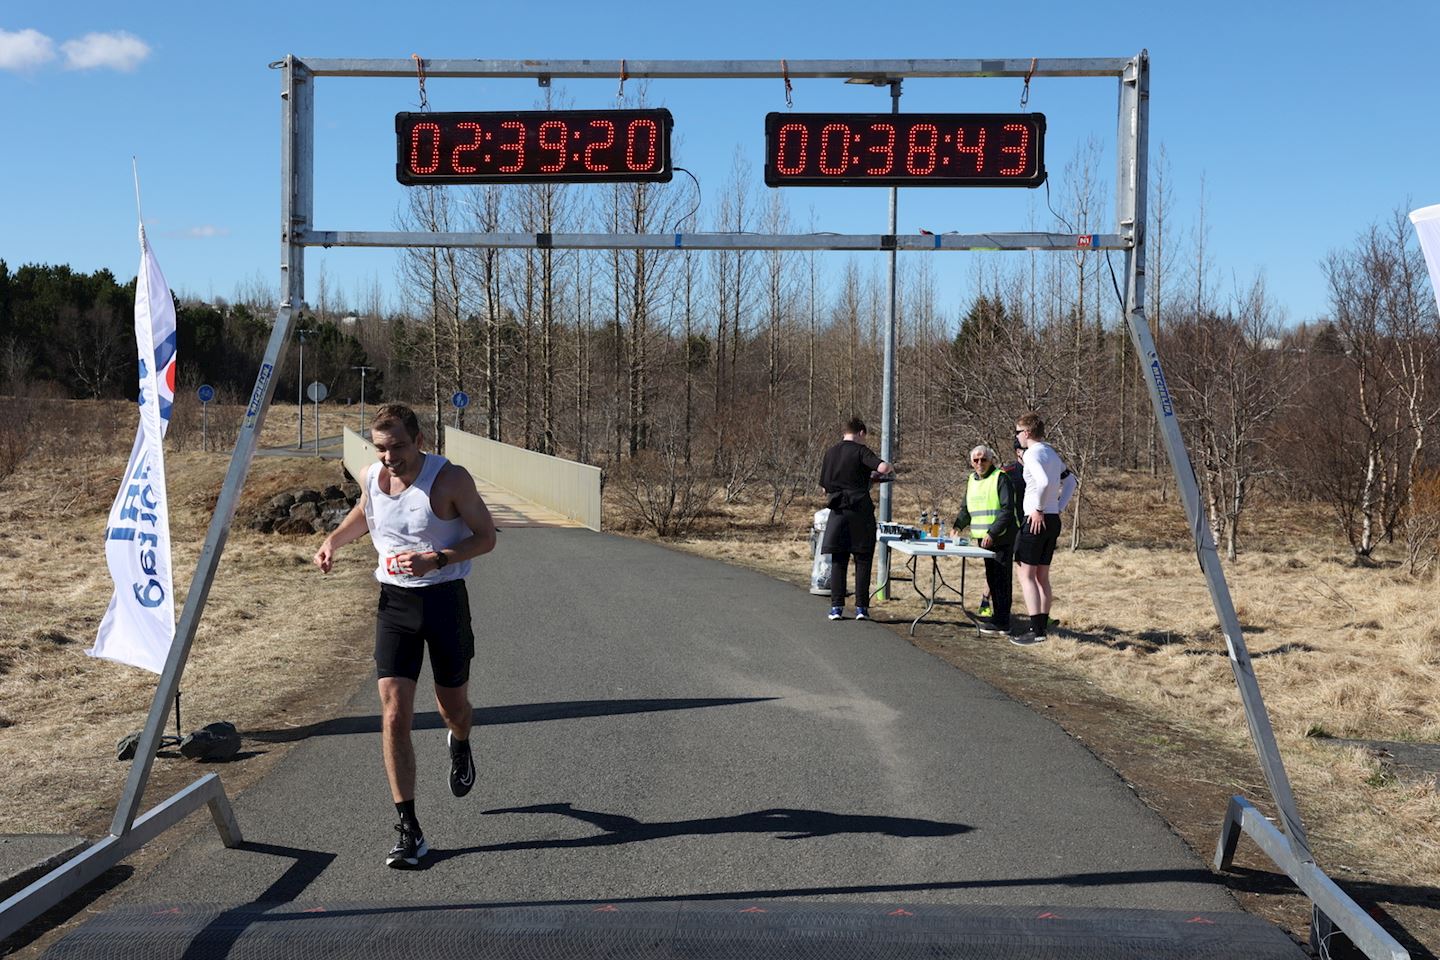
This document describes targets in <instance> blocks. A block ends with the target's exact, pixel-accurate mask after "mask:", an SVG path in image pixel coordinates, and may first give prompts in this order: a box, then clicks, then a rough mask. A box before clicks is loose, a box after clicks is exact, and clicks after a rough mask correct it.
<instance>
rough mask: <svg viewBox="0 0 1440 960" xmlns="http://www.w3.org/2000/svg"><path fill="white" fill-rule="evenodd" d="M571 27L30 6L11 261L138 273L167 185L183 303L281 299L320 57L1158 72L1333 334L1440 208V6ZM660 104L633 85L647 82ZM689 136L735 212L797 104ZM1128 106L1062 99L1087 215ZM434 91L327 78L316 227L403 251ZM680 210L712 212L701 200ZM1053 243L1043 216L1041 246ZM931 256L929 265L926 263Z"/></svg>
mask: <svg viewBox="0 0 1440 960" xmlns="http://www.w3.org/2000/svg"><path fill="white" fill-rule="evenodd" d="M919 9H921V8H920V7H918V6H912V7H906V6H904V5H884V4H875V3H862V2H852V0H836V2H831V3H827V4H824V5H823V6H822V5H818V4H811V3H803V2H796V3H783V2H781V3H777V2H774V0H768V2H754V0H737V2H729V3H724V4H714V5H710V4H644V3H638V4H629V5H617V4H601V3H594V2H584V3H581V2H569V0H564V2H554V3H549V4H518V3H517V4H498V3H490V2H472V3H468V4H447V3H439V2H432V3H429V4H408V5H407V4H394V3H384V4H382V3H372V2H368V0H356V2H350V3H345V4H334V3H324V2H312V3H304V4H301V3H293V2H286V3H275V2H270V0H252V2H248V3H245V4H226V5H216V4H196V3H186V4H177V3H169V2H156V3H144V4H130V5H121V4H115V3H113V2H106V3H98V2H97V3H76V2H66V0H54V2H51V3H49V4H39V3H31V4H19V3H8V4H5V5H4V6H0V124H3V127H0V128H3V129H4V131H5V138H4V142H5V146H6V149H4V150H0V259H4V260H6V261H7V262H9V263H10V264H11V265H12V267H13V266H16V265H19V264H22V263H34V262H39V263H68V264H70V265H72V266H73V267H75V268H77V269H80V270H85V271H89V270H94V269H98V268H101V267H108V268H110V269H112V270H113V271H114V272H115V273H116V274H117V275H118V276H119V277H120V278H121V280H122V281H123V280H128V279H129V278H130V277H132V276H133V275H134V272H135V268H136V264H137V262H138V252H137V247H136V241H135V200H134V189H133V186H132V182H131V166H130V158H131V157H132V156H135V157H136V158H138V162H139V166H140V177H141V187H142V191H143V198H144V210H145V219H146V223H147V231H148V232H149V235H150V237H151V240H152V244H153V246H154V248H155V250H156V252H157V255H158V256H159V258H160V262H161V264H162V266H163V267H164V270H165V272H166V276H167V278H168V279H169V281H170V283H171V285H172V286H173V287H175V288H176V289H177V290H180V291H182V292H188V293H193V294H197V295H199V296H211V295H215V296H223V297H229V296H231V295H232V294H233V293H234V292H235V288H236V286H237V284H239V283H241V282H253V281H255V280H256V279H257V278H258V279H259V280H261V281H263V282H265V283H267V284H270V285H275V284H278V269H277V266H276V265H277V264H278V262H279V244H278V240H277V237H278V220H279V192H280V183H279V116H280V113H279V85H280V74H279V73H278V72H277V71H274V70H270V69H268V68H267V64H268V63H270V62H271V61H273V60H276V59H279V58H281V57H283V56H284V55H285V54H287V53H294V54H296V55H299V56H302V57H367V58H368V57H387V58H388V57H396V58H405V57H408V56H410V54H412V53H418V54H420V55H421V56H423V57H427V58H436V59H438V58H497V59H509V58H541V59H579V58H589V59H615V58H619V57H625V58H628V59H632V60H640V59H681V58H685V59H752V58H753V59H776V60H778V59H780V58H782V57H783V58H787V59H790V60H800V59H809V58H827V59H829V58H855V59H884V58H894V57H906V58H910V57H915V58H928V57H955V58H971V57H986V58H990V57H1016V58H1018V57H1031V56H1038V57H1111V56H1129V55H1132V54H1134V53H1136V52H1138V51H1139V50H1140V49H1142V48H1146V49H1148V50H1149V51H1150V55H1151V58H1152V100H1151V122H1152V152H1151V162H1152V174H1153V169H1154V164H1155V162H1156V161H1157V160H1158V156H1159V146H1160V145H1161V144H1164V146H1165V148H1166V152H1167V154H1168V158H1169V164H1170V179H1171V183H1172V186H1173V190H1174V201H1175V211H1176V215H1177V219H1178V220H1181V221H1183V222H1181V223H1178V224H1177V227H1179V228H1180V229H1183V230H1186V231H1188V230H1189V229H1190V228H1191V227H1192V220H1193V216H1194V213H1195V210H1196V202H1197V199H1198V196H1199V192H1200V184H1201V182H1202V178H1203V181H1204V184H1205V188H1204V189H1205V196H1206V206H1207V212H1206V224H1207V232H1208V242H1209V247H1210V255H1211V258H1212V261H1213V263H1214V267H1215V271H1216V272H1215V274H1214V275H1215V277H1216V278H1217V280H1218V282H1219V284H1220V286H1221V287H1222V290H1224V289H1230V288H1231V287H1232V286H1234V285H1236V284H1238V285H1242V286H1243V285H1246V284H1248V283H1249V281H1250V279H1251V278H1253V277H1254V276H1255V275H1256V273H1257V272H1262V271H1263V273H1264V274H1265V276H1266V278H1267V281H1268V283H1269V287H1270V290H1271V293H1272V294H1273V295H1274V296H1275V297H1276V298H1277V299H1278V300H1279V301H1280V302H1281V303H1283V304H1284V305H1285V306H1286V307H1287V308H1288V310H1289V313H1290V319H1291V320H1292V321H1302V320H1309V319H1313V318H1314V317H1316V316H1317V315H1319V314H1321V313H1323V311H1324V310H1325V284H1324V277H1323V273H1322V271H1321V269H1320V261H1321V260H1322V258H1324V257H1325V255H1326V254H1327V253H1328V252H1329V251H1331V250H1334V249H1338V248H1341V247H1343V246H1345V245H1347V244H1348V243H1349V242H1350V241H1351V240H1352V239H1353V237H1354V236H1355V235H1356V233H1358V232H1359V231H1361V230H1363V229H1364V228H1365V227H1366V226H1367V225H1368V224H1370V223H1371V222H1374V221H1376V220H1378V219H1385V218H1387V217H1389V215H1390V214H1391V213H1392V211H1394V210H1395V209H1396V208H1397V207H1401V206H1405V207H1406V208H1407V209H1408V208H1413V207H1418V206H1423V205H1427V204H1432V203H1440V97H1437V93H1440V84H1437V81H1436V76H1437V73H1436V70H1435V67H1434V62H1433V61H1434V54H1433V43H1434V38H1435V37H1436V36H1437V35H1440V4H1437V3H1435V2H1433V0H1415V2H1409V3H1398V2H1386V0H1380V2H1372V3H1368V4H1364V5H1357V4H1354V3H1339V2H1328V0H1327V2H1315V3H1306V4H1303V5H1301V4H1267V3H1256V2H1253V0H1251V2H1245V3H1239V2H1230V0H1217V2H1211V3H1207V4H1184V5H1181V4H1162V3H1152V4H1148V5H1141V4H1134V3H1112V2H1108V0H1095V2H1090V3H1084V4H1076V3H1064V4H1060V3H1049V2H1033V3H1029V4H1009V3H1007V4H993V3H992V4H989V5H982V4H973V3H968V2H958V0H951V2H949V3H936V4H925V5H924V7H923V10H924V12H923V13H916V12H912V11H916V10H919ZM631 84H632V86H631V91H632V93H633V84H634V81H632V82H631ZM561 86H562V90H563V92H564V93H565V95H567V96H568V97H569V98H570V99H571V101H572V102H573V103H574V105H576V106H581V107H608V106H613V105H614V95H615V86H616V84H615V83H614V82H613V81H604V82H599V81H594V82H575V81H571V82H568V83H566V84H563V85H561ZM428 92H429V98H430V103H431V106H432V107H433V108H435V109H441V110H444V109H449V110H462V109H526V108H530V107H531V106H532V105H533V104H534V102H535V99H536V97H537V95H538V93H539V91H538V89H537V88H536V86H535V85H534V84H533V83H531V82H519V81H484V80H468V81H458V80H450V81H440V80H432V81H431V82H430V83H429V85H428ZM1019 94H1020V81H1018V80H927V81H918V80H917V81H909V82H907V84H906V87H905V95H904V99H903V100H902V109H910V110H921V109H930V110H953V111H957V112H958V111H988V110H996V111H1008V110H1013V109H1016V108H1017V107H1018V99H1019ZM794 95H795V109H796V110H854V111H857V112H860V111H865V112H883V111H886V110H888V109H889V101H888V94H887V93H886V92H885V91H884V90H882V89H873V88H867V87H853V86H851V87H846V86H844V85H843V84H840V83H839V82H838V81H820V80H806V81H796V82H795V94H794ZM650 100H651V101H652V102H653V103H655V104H657V105H665V106H668V107H669V108H670V109H671V111H672V112H673V113H674V114H675V118H676V131H675V132H676V137H677V146H676V151H675V152H676V162H677V163H678V164H680V165H682V166H685V167H687V168H689V169H691V170H693V171H694V172H695V173H696V174H697V176H698V177H699V178H700V180H701V183H702V189H703V191H704V194H705V197H706V199H707V201H708V200H710V199H712V198H714V197H716V196H717V195H718V193H719V192H720V191H721V190H722V189H723V188H724V186H725V183H726V181H727V180H728V178H729V176H730V169H731V164H732V160H733V157H734V155H735V151H736V149H737V148H739V149H740V150H741V152H742V155H743V156H745V157H746V159H748V161H749V162H750V164H751V167H752V177H751V181H750V182H751V184H752V185H753V187H754V189H755V191H756V193H757V194H761V195H762V199H763V194H764V192H765V191H766V190H767V189H768V188H766V187H765V186H764V184H763V181H762V170H761V156H760V154H761V148H762V146H763V123H764V115H765V113H766V112H768V111H771V110H784V109H785V104H784V97H783V89H782V86H781V84H780V82H779V81H693V80H691V81H680V80H674V81H655V82H653V83H652V85H651V88H650ZM1115 102H1116V101H1115V83H1114V81H1113V80H1108V79H1106V80H1089V79H1066V80H1060V79H1049V80H1039V79H1037V80H1036V81H1035V82H1034V85H1033V87H1032V92H1031V97H1030V109H1032V110H1035V111H1039V112H1043V113H1045V114H1046V116H1047V118H1048V120H1049V131H1050V135H1049V139H1048V141H1047V148H1046V159H1047V167H1048V169H1049V171H1050V180H1051V191H1052V198H1053V202H1054V203H1055V205H1056V207H1057V209H1058V208H1061V199H1060V198H1061V197H1062V196H1063V193H1064V190H1065V185H1064V182H1063V179H1064V178H1063V175H1064V168H1065V164H1066V161H1067V160H1068V159H1069V157H1070V156H1071V155H1072V154H1073V152H1074V151H1075V149H1076V147H1077V145H1078V144H1081V143H1084V142H1085V140H1086V139H1087V138H1089V137H1091V136H1093V137H1095V138H1096V140H1097V142H1099V143H1100V144H1101V146H1102V149H1103V150H1104V151H1105V157H1106V158H1107V159H1106V167H1105V168H1103V169H1105V170H1106V171H1107V177H1108V176H1109V174H1108V170H1109V169H1110V166H1109V164H1110V162H1111V161H1110V160H1109V159H1108V158H1109V157H1110V156H1111V153H1110V151H1111V149H1112V146H1113V140H1114V114H1115ZM416 104H417V91H416V85H415V83H414V82H413V81H412V80H404V81H399V80H375V79H368V80H338V79H321V80H320V81H319V85H318V86H317V115H318V122H317V137H318V141H319V143H318V147H317V166H316V192H317V203H316V226H317V228H320V229H391V228H392V225H393V220H394V216H395V213H396V210H397V208H398V207H399V205H400V204H401V202H402V201H403V199H404V194H403V191H404V189H405V188H403V187H401V186H399V185H398V184H397V183H396V182H395V178H394V146H393V115H394V114H395V113H396V112H397V111H401V110H410V109H414V108H415V106H416ZM674 188H675V189H677V190H685V191H689V190H690V185H689V181H688V179H685V178H683V177H679V176H677V178H676V180H675V182H674ZM793 194H794V196H793V197H792V201H791V207H792V209H793V210H794V211H795V214H796V216H797V217H799V218H800V219H801V220H805V219H808V217H809V215H810V212H811V211H812V210H813V212H814V215H815V217H816V219H817V224H818V227H819V228H820V229H824V230H833V231H843V232H866V233H879V232H883V230H884V228H885V222H886V209H887V201H886V191H884V190H877V189H844V188H831V189H823V188H815V189H807V190H795V191H793ZM1044 202H1045V198H1044V191H1043V190H1041V191H1024V190H953V189H952V190H937V189H931V190H905V191H901V194H900V204H899V229H900V231H901V232H905V233H913V232H914V231H916V230H917V229H921V228H924V229H928V230H932V231H936V232H941V231H948V230H958V231H961V232H972V231H978V230H1022V229H1028V228H1030V226H1031V224H1032V222H1033V223H1036V224H1038V225H1039V226H1041V227H1042V228H1045V229H1050V228H1051V227H1050V222H1049V220H1048V215H1047V214H1046V211H1045V209H1044ZM1037 218H1038V219H1037ZM916 256H919V255H916ZM997 256H1021V255H1019V254H1008V255H1007V254H965V253H947V254H941V255H938V256H937V259H936V261H935V267H936V270H937V273H938V274H939V276H940V277H941V280H942V283H941V291H942V296H945V297H946V303H945V304H944V306H945V308H946V310H947V311H949V312H951V313H952V315H953V311H954V310H955V309H957V308H958V306H959V304H960V302H961V301H962V300H963V299H964V298H965V297H966V296H968V286H967V283H968V278H969V277H971V276H972V275H973V272H974V269H975V261H976V260H977V258H984V257H997ZM393 261H394V254H393V253H391V252H388V251H358V250H334V251H329V252H320V251H312V252H311V254H310V255H309V259H308V261H307V263H308V271H309V277H310V285H309V288H308V291H307V293H308V294H309V295H310V298H311V299H312V300H313V299H314V293H315V279H316V277H317V276H318V272H319V270H320V269H321V265H322V264H323V269H324V271H325V275H326V278H327V281H328V283H329V285H330V286H331V288H332V289H333V290H338V291H340V292H341V293H349V292H351V291H355V290H359V289H360V288H362V287H367V286H369V285H370V284H371V283H372V282H373V281H374V280H376V279H378V280H379V282H380V283H381V284H382V285H383V286H384V287H386V288H387V289H391V288H393V286H394V278H393V274H394V268H393Z"/></svg>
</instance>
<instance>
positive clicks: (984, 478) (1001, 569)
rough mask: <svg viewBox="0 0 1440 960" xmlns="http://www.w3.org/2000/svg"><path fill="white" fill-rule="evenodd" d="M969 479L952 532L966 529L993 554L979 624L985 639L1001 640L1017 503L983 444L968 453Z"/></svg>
mask: <svg viewBox="0 0 1440 960" xmlns="http://www.w3.org/2000/svg"><path fill="white" fill-rule="evenodd" d="M970 466H971V467H973V468H974V469H973V470H972V471H971V473H970V480H969V482H968V483H967V484H966V485H965V502H964V504H962V505H961V507H960V513H959V514H958V515H956V517H955V533H956V535H957V536H966V535H967V534H966V533H962V531H965V530H966V528H969V531H968V536H969V537H970V538H971V539H972V540H974V541H975V543H976V544H978V545H979V546H982V547H984V548H985V549H986V550H993V551H994V552H995V559H993V560H991V559H989V558H988V557H987V558H986V560H985V584H986V587H987V588H988V591H989V594H990V611H991V612H990V616H989V617H982V618H981V619H980V621H979V627H980V632H981V633H982V634H984V635H986V636H993V637H1003V636H1005V635H1006V634H1008V633H1009V632H1010V600H1011V597H1012V595H1013V590H1012V588H1011V577H1010V561H1011V558H1012V556H1013V554H1014V552H1015V531H1016V529H1017V528H1018V519H1017V518H1018V516H1019V513H1018V510H1019V504H1018V503H1017V502H1016V498H1015V488H1014V486H1013V485H1012V484H1011V482H1010V476H1009V474H1007V473H1006V472H1005V471H1004V470H1001V469H1000V463H999V458H998V457H996V456H995V451H994V450H992V449H990V448H989V447H988V446H986V445H985V444H981V445H979V446H977V447H976V448H975V449H973V450H971V451H970Z"/></svg>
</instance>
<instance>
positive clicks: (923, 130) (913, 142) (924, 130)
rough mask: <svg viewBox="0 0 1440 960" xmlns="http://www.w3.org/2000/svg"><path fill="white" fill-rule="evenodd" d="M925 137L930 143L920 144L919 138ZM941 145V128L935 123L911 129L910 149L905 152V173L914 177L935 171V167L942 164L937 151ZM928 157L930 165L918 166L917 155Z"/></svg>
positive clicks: (918, 125) (923, 124) (919, 124)
mask: <svg viewBox="0 0 1440 960" xmlns="http://www.w3.org/2000/svg"><path fill="white" fill-rule="evenodd" d="M922 136H923V137H925V138H926V139H928V140H929V143H920V142H919V138H920V137H922ZM939 144H940V128H939V127H937V126H935V124H933V123H917V124H915V126H913V127H911V128H910V136H909V149H907V150H906V151H905V172H906V173H908V174H911V175H912V176H924V175H925V174H927V173H932V172H934V170H935V165H936V164H938V163H939V162H940V158H939V151H938V150H937V149H936V148H937V147H938V146H939ZM917 154H918V155H920V156H922V157H928V158H929V161H930V162H929V163H928V164H926V165H923V166H921V165H917V164H916V163H915V157H916V155H917Z"/></svg>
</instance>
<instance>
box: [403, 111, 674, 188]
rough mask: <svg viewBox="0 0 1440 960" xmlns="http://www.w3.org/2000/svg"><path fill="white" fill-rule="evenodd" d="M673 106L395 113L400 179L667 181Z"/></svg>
mask: <svg viewBox="0 0 1440 960" xmlns="http://www.w3.org/2000/svg"><path fill="white" fill-rule="evenodd" d="M673 126H674V120H673V118H672V117H671V116H670V111H669V110H665V109H654V110H510V111H499V112H479V113H477V112H468V113H397V114H396V115H395V135H396V136H395V147H396V158H395V178H396V179H397V180H399V181H400V182H401V183H404V184H408V185H411V186H415V185H423V184H444V183H567V182H568V183H577V182H590V183H615V182H641V183H664V182H667V181H669V180H670V178H671V176H672V167H671V157H670V131H671V128H672V127H673Z"/></svg>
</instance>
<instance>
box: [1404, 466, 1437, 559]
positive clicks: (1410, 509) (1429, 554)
mask: <svg viewBox="0 0 1440 960" xmlns="http://www.w3.org/2000/svg"><path fill="white" fill-rule="evenodd" d="M1400 533H1401V538H1402V541H1403V542H1404V544H1405V564H1406V569H1407V570H1408V571H1409V573H1410V575H1411V576H1412V577H1420V576H1424V575H1425V574H1426V573H1428V572H1429V571H1430V570H1431V568H1432V567H1433V566H1434V565H1435V560H1436V558H1437V557H1440V470H1437V469H1430V470H1421V471H1420V472H1419V473H1418V474H1417V475H1416V477H1415V479H1414V481H1413V482H1412V483H1411V485H1410V503H1409V505H1408V506H1407V507H1406V510H1405V516H1404V519H1403V520H1401V523H1400Z"/></svg>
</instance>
